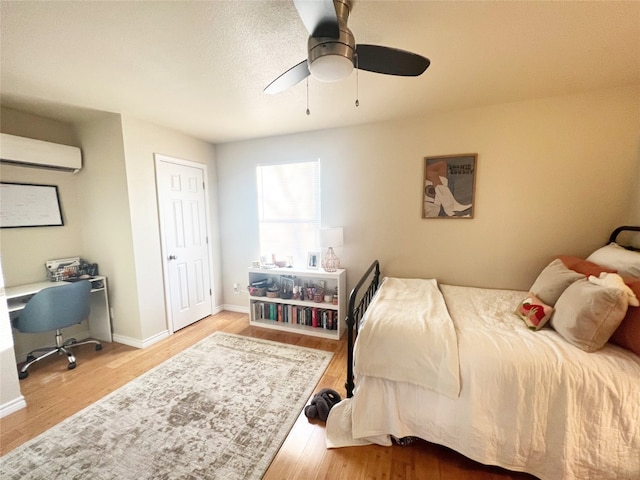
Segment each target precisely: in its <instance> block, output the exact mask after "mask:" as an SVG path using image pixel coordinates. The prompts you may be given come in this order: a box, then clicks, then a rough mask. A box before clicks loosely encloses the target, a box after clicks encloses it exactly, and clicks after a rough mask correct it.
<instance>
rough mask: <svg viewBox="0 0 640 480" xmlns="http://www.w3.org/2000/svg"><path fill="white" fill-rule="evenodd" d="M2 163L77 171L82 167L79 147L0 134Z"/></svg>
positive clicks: (0, 161)
mask: <svg viewBox="0 0 640 480" xmlns="http://www.w3.org/2000/svg"><path fill="white" fill-rule="evenodd" d="M0 163H4V164H7V165H17V166H20V167H33V168H46V169H51V170H62V171H65V172H73V173H76V172H78V171H80V169H81V168H82V153H81V151H80V149H79V148H78V147H72V146H69V145H61V144H59V143H51V142H44V141H42V140H35V139H33V138H25V137H17V136H15V135H9V134H7V133H2V134H0Z"/></svg>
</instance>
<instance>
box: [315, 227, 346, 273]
mask: <svg viewBox="0 0 640 480" xmlns="http://www.w3.org/2000/svg"><path fill="white" fill-rule="evenodd" d="M342 242H343V238H342V227H340V228H323V229H320V246H321V247H322V248H327V253H326V255H325V256H324V260H323V261H322V268H324V270H325V271H326V272H335V271H336V270H337V269H338V268H340V259H339V258H338V256H337V255H336V254H335V252H334V251H333V247H341V246H342Z"/></svg>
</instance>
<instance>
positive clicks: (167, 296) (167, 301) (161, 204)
mask: <svg viewBox="0 0 640 480" xmlns="http://www.w3.org/2000/svg"><path fill="white" fill-rule="evenodd" d="M153 158H154V167H155V180H156V197H157V201H158V221H159V225H160V252H161V253H160V255H161V256H162V258H161V261H162V282H163V285H164V309H165V315H166V317H167V330H168V332H169V335H173V333H174V332H175V328H174V325H173V312H172V310H171V291H170V283H169V260H168V256H169V254H168V252H167V242H166V238H165V227H166V225H165V220H164V215H163V212H164V208H165V205H166V201H165V199H163V198H162V197H161V195H160V188H159V184H160V182H159V180H160V172H159V170H160V169H159V165H160V163H161V162H163V163H173V164H176V165H181V166H184V167H193V168H199V169H201V170H202V180H203V181H204V185H205V188H204V208H205V211H204V214H205V224H206V233H207V248H208V249H209V255H208V257H209V265H208V267H209V288H210V289H211V295H209V302H210V303H211V313H212V314H213V312H214V311H215V308H214V307H215V305H216V298H215V296H216V289H215V286H214V284H213V279H214V275H213V253H212V252H211V238H212V237H211V216H210V207H209V205H210V204H209V175H208V171H207V165H206V164H204V163H198V162H193V161H191V160H183V159H181V158H176V157H171V156H169V155H164V154H161V153H154V154H153Z"/></svg>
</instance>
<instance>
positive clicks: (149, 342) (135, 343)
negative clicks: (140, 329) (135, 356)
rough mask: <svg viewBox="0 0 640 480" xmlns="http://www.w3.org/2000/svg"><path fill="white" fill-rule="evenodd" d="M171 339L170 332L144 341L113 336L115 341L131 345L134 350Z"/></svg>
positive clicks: (165, 331)
mask: <svg viewBox="0 0 640 480" xmlns="http://www.w3.org/2000/svg"><path fill="white" fill-rule="evenodd" d="M168 337H169V331H168V330H164V331H163V332H160V333H157V334H155V335H153V336H151V337H149V338H145V339H144V340H139V339H137V338H131V337H126V336H124V335H118V334H117V333H114V334H113V341H114V342H118V343H122V344H124V345H129V346H130V347H134V348H145V347H149V346H151V345H153V344H154V343H158V342H159V341H160V340H163V339H165V338H168Z"/></svg>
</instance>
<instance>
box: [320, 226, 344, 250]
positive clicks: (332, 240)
mask: <svg viewBox="0 0 640 480" xmlns="http://www.w3.org/2000/svg"><path fill="white" fill-rule="evenodd" d="M342 245H343V237H342V227H339V228H322V229H320V246H321V247H322V248H328V247H341V246H342Z"/></svg>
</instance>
